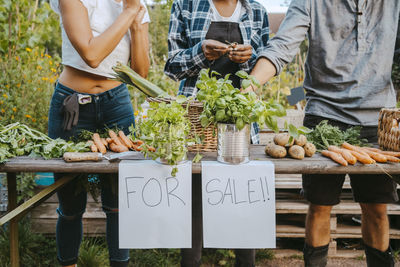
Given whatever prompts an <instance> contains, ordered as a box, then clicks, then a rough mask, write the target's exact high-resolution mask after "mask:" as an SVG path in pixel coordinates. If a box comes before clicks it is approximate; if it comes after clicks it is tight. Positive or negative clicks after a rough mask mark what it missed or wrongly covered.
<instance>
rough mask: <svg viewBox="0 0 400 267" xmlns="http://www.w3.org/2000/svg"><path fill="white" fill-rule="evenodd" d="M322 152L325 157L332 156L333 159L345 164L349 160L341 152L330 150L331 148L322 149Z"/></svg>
mask: <svg viewBox="0 0 400 267" xmlns="http://www.w3.org/2000/svg"><path fill="white" fill-rule="evenodd" d="M321 154H322V155H323V156H325V157H328V158H330V159H331V160H333V161H335V162H337V163H339V164H341V165H343V166H347V161H346V160H345V159H344V158H343V157H342V155H340V154H339V153H336V152H333V151H329V150H322V151H321Z"/></svg>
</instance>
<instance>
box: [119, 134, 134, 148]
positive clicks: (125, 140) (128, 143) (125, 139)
mask: <svg viewBox="0 0 400 267" xmlns="http://www.w3.org/2000/svg"><path fill="white" fill-rule="evenodd" d="M118 135H119V138H120V139H121V141H122V143H123V144H124V145H125V146H126V147H128V148H132V142H131V140H129V138H128V137H127V136H126V135H125V133H124V132H123V131H119V132H118Z"/></svg>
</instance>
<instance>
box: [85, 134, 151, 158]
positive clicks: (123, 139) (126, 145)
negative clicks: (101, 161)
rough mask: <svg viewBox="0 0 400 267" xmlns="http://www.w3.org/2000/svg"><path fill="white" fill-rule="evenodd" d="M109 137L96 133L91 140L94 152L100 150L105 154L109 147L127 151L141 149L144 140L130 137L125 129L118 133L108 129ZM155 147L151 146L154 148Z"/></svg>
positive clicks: (114, 150)
mask: <svg viewBox="0 0 400 267" xmlns="http://www.w3.org/2000/svg"><path fill="white" fill-rule="evenodd" d="M108 135H109V137H107V138H102V137H100V135H99V134H98V133H94V134H93V136H92V140H90V141H88V142H90V149H91V150H92V152H100V153H102V154H105V153H106V152H107V148H108V149H109V150H111V151H113V152H125V151H128V150H134V151H141V150H142V145H143V141H141V140H135V141H132V140H131V139H129V138H128V137H127V136H126V135H125V134H124V132H123V131H119V132H118V135H117V134H116V133H115V132H114V131H113V130H108ZM153 149H154V148H149V150H153Z"/></svg>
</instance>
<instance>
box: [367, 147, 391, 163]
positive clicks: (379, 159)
mask: <svg viewBox="0 0 400 267" xmlns="http://www.w3.org/2000/svg"><path fill="white" fill-rule="evenodd" d="M361 150H362V151H364V152H365V153H367V154H368V155H369V156H370V157H371V158H373V159H374V160H376V161H377V162H381V163H385V162H387V157H386V156H385V155H383V154H380V153H378V152H374V151H371V150H368V149H362V148H361Z"/></svg>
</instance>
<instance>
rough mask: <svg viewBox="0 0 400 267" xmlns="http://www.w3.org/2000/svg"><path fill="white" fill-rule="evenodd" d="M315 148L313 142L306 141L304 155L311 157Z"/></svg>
mask: <svg viewBox="0 0 400 267" xmlns="http://www.w3.org/2000/svg"><path fill="white" fill-rule="evenodd" d="M316 151H317V149H316V148H315V146H314V144H312V143H307V144H305V145H304V152H305V154H306V157H312V156H313V155H314V154H315V152H316Z"/></svg>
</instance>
